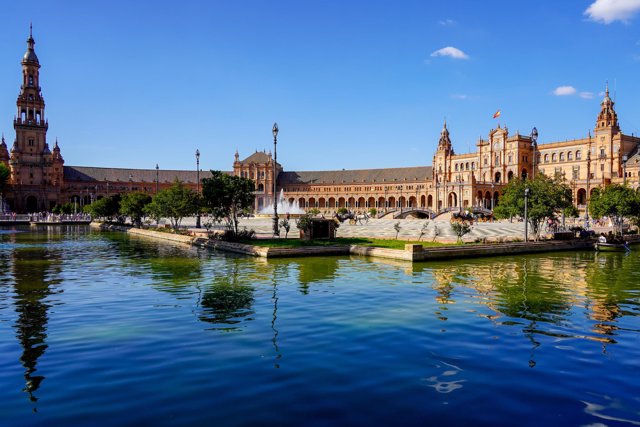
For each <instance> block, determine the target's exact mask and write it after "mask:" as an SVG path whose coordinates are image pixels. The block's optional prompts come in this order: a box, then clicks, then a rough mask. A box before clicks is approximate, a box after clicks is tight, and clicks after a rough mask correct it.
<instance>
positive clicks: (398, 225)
mask: <svg viewBox="0 0 640 427" xmlns="http://www.w3.org/2000/svg"><path fill="white" fill-rule="evenodd" d="M393 229H394V230H396V240H398V234H399V233H400V230H401V229H402V226H401V225H400V221H398V222H396V223H395V224H393Z"/></svg>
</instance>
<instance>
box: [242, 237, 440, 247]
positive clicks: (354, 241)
mask: <svg viewBox="0 0 640 427" xmlns="http://www.w3.org/2000/svg"><path fill="white" fill-rule="evenodd" d="M239 243H246V244H248V245H254V246H264V247H270V248H301V247H305V246H334V245H361V246H374V247H377V248H387V249H404V245H405V244H407V243H411V244H421V245H422V246H424V247H435V246H451V244H446V243H438V242H415V241H411V242H409V241H406V240H383V239H368V238H364V237H352V238H346V237H339V238H337V239H335V240H311V241H308V242H307V241H304V240H301V239H253V240H244V241H241V242H239Z"/></svg>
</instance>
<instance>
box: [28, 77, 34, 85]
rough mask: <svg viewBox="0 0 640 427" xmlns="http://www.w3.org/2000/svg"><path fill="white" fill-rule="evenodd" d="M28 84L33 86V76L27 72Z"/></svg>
mask: <svg viewBox="0 0 640 427" xmlns="http://www.w3.org/2000/svg"><path fill="white" fill-rule="evenodd" d="M29 86H33V76H32V75H31V74H29Z"/></svg>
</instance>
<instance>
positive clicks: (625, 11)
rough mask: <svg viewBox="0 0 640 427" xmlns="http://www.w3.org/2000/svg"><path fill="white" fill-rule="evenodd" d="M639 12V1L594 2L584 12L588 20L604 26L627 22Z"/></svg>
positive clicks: (611, 0)
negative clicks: (615, 22) (616, 22)
mask: <svg viewBox="0 0 640 427" xmlns="http://www.w3.org/2000/svg"><path fill="white" fill-rule="evenodd" d="M639 10H640V0H596V1H595V2H593V3H592V4H591V6H589V7H588V8H587V10H585V11H584V14H585V15H588V16H589V19H591V20H592V21H596V22H602V23H604V24H610V23H612V22H614V21H622V22H628V21H629V19H631V17H632V16H633V15H634V14H635V13H636V12H638V11H639Z"/></svg>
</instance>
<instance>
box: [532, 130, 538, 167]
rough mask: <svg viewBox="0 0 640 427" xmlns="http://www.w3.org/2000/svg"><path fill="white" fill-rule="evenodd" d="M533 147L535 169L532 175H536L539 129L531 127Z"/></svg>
mask: <svg viewBox="0 0 640 427" xmlns="http://www.w3.org/2000/svg"><path fill="white" fill-rule="evenodd" d="M531 147H532V148H533V170H532V177H533V178H535V177H536V161H537V159H538V129H536V128H535V126H534V127H533V129H531Z"/></svg>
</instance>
